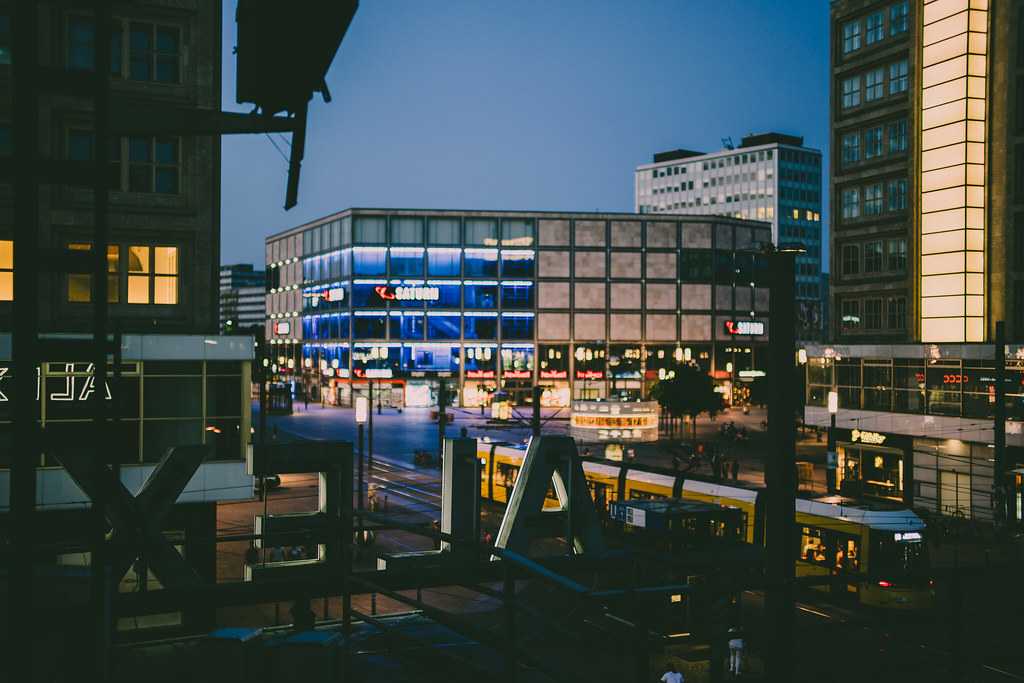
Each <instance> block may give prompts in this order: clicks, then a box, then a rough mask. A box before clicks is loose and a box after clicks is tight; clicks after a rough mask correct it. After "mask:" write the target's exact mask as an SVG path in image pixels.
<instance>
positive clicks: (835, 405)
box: [825, 391, 839, 493]
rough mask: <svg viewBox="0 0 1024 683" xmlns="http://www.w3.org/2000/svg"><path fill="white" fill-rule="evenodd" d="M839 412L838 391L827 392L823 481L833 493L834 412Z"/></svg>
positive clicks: (834, 486)
mask: <svg viewBox="0 0 1024 683" xmlns="http://www.w3.org/2000/svg"><path fill="white" fill-rule="evenodd" d="M838 412H839V392H837V391H830V392H828V417H829V428H828V453H826V455H825V483H826V485H827V486H828V492H829V493H835V488H836V464H837V462H838V458H837V456H836V413H838Z"/></svg>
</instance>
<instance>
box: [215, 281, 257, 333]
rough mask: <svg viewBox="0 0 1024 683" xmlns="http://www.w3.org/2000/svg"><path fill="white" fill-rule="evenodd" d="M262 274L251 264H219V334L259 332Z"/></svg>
mask: <svg viewBox="0 0 1024 683" xmlns="http://www.w3.org/2000/svg"><path fill="white" fill-rule="evenodd" d="M266 299H267V292H266V276H265V273H264V271H262V270H254V269H253V266H252V264H251V263H239V264H235V265H231V266H221V267H220V330H221V333H223V334H232V333H234V334H242V333H244V334H252V335H262V334H263V323H264V321H265V320H266V317H267V313H266V311H267V308H266Z"/></svg>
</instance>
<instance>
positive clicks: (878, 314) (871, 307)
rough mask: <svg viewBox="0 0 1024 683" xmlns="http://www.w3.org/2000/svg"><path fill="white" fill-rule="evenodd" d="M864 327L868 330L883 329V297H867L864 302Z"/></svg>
mask: <svg viewBox="0 0 1024 683" xmlns="http://www.w3.org/2000/svg"><path fill="white" fill-rule="evenodd" d="M864 328H865V329H868V330H880V329H882V300H881V299H867V300H866V301H865V302H864Z"/></svg>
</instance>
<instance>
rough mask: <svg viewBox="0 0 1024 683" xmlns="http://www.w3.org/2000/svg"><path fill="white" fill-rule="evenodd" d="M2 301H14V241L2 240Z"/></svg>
mask: <svg viewBox="0 0 1024 683" xmlns="http://www.w3.org/2000/svg"><path fill="white" fill-rule="evenodd" d="M0 301H14V241H13V240H0Z"/></svg>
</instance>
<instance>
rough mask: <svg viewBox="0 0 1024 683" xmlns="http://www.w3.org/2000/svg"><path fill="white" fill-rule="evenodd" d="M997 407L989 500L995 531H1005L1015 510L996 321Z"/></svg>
mask: <svg viewBox="0 0 1024 683" xmlns="http://www.w3.org/2000/svg"><path fill="white" fill-rule="evenodd" d="M995 354H996V357H995V363H996V373H995V374H996V396H995V399H996V405H995V410H994V411H993V414H992V417H993V426H994V428H995V429H994V435H993V442H992V445H993V447H994V449H995V461H996V462H995V473H994V474H995V476H993V477H992V482H993V488H994V489H995V490H994V491H993V492H992V494H993V495H992V500H993V502H994V503H995V523H996V528H997V529H999V530H1000V531H1005V530H1007V529H1008V528H1009V527H1011V526H1012V524H1013V519H1014V517H1015V516H1016V510H1014V509H1013V508H1014V507H1015V506H1014V505H1013V504H1012V502H1013V500H1014V490H1013V488H1014V487H1013V484H1012V483H1011V482H1010V481H1009V479H1008V477H1007V470H1008V469H1009V468H1008V467H1007V466H1006V465H1007V463H1006V323H1004V322H1003V321H1002V320H997V321H996V348H995Z"/></svg>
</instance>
